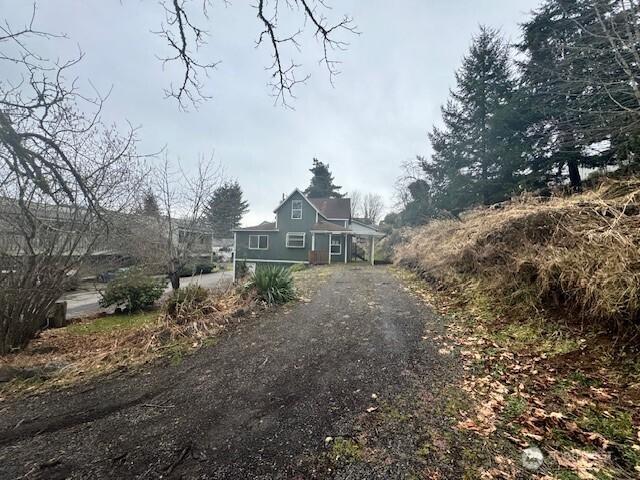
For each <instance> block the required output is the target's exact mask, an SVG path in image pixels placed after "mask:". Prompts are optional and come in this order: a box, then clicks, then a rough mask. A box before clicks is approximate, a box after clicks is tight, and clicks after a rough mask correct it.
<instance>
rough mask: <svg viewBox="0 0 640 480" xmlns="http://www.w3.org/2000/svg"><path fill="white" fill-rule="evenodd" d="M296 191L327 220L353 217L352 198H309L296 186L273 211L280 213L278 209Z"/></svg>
mask: <svg viewBox="0 0 640 480" xmlns="http://www.w3.org/2000/svg"><path fill="white" fill-rule="evenodd" d="M296 193H298V194H300V196H301V197H302V198H304V199H305V200H306V201H307V203H308V204H309V205H311V207H312V208H313V209H314V210H315V211H316V212H318V213H319V214H320V215H322V216H323V217H324V218H326V219H327V220H349V219H350V218H351V199H350V198H308V197H307V196H306V195H305V194H304V193H303V192H302V191H300V189H299V188H296V189H295V190H294V191H293V192H291V193H290V194H289V196H288V197H287V198H285V199H284V200H283V201H282V202H280V205H278V207H277V208H276V209H275V210H274V211H273V213H278V210H280V209H281V208H282V207H283V206H284V204H285V203H287V202H288V201H289V199H290V198H291V197H292V196H293V195H295V194H296Z"/></svg>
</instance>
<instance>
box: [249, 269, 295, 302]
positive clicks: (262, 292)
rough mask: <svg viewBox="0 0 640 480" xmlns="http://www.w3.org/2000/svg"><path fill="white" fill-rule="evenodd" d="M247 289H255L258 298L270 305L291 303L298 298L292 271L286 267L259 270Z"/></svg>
mask: <svg viewBox="0 0 640 480" xmlns="http://www.w3.org/2000/svg"><path fill="white" fill-rule="evenodd" d="M247 288H249V289H254V290H255V291H256V293H257V295H258V298H260V299H261V300H264V301H265V302H267V303H268V304H270V305H271V304H280V303H287V302H290V301H291V300H293V299H295V296H296V295H295V290H294V288H293V277H292V276H291V271H290V270H289V269H288V268H286V267H266V268H259V269H258V270H257V271H256V273H254V274H253V276H252V277H251V280H250V281H249V283H247Z"/></svg>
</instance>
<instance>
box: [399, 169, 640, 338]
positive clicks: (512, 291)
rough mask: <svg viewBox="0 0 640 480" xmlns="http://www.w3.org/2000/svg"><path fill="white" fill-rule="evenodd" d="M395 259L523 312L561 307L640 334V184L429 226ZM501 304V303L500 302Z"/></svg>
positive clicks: (524, 202)
mask: <svg viewBox="0 0 640 480" xmlns="http://www.w3.org/2000/svg"><path fill="white" fill-rule="evenodd" d="M395 259H396V261H397V262H398V263H399V264H402V265H405V266H408V267H410V268H411V269H413V270H415V271H417V272H418V273H419V274H420V275H421V276H422V277H423V278H425V279H427V280H428V281H431V282H434V283H436V284H439V285H442V286H457V287H459V286H460V285H463V286H464V288H465V289H466V290H467V291H468V292H469V293H473V292H481V293H484V294H489V295H490V296H491V298H495V299H496V302H497V305H496V306H501V305H502V306H506V307H508V308H510V309H514V308H516V309H518V310H519V312H520V313H522V314H525V315H535V314H537V313H539V312H540V311H545V310H546V311H550V310H559V311H563V312H569V313H571V314H572V315H571V317H572V318H573V317H575V318H579V319H581V320H582V321H590V322H598V323H600V324H602V325H603V326H606V328H607V329H611V330H614V331H617V332H621V331H624V332H627V333H629V332H632V333H635V332H636V331H637V329H638V328H639V327H640V178H631V179H626V180H616V181H614V180H607V181H605V182H603V183H602V184H600V186H599V187H597V188H595V189H594V190H591V191H589V192H586V193H584V194H580V195H575V196H572V197H552V198H534V197H531V196H522V197H520V198H518V199H515V200H513V201H511V202H508V203H506V204H502V205H498V206H496V207H494V208H488V209H481V210H475V211H472V212H469V213H467V214H466V215H465V216H463V217H462V218H461V220H444V221H434V222H432V223H430V224H428V225H426V226H424V227H421V228H419V229H417V230H415V231H414V232H413V233H412V234H411V236H410V237H409V239H408V241H406V242H405V243H403V244H402V245H400V246H398V247H397V248H396V251H395ZM498 300H499V301H498Z"/></svg>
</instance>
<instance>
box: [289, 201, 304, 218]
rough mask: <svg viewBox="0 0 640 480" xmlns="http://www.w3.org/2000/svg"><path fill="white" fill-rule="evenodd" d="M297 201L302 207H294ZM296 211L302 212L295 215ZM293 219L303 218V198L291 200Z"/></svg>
mask: <svg viewBox="0 0 640 480" xmlns="http://www.w3.org/2000/svg"><path fill="white" fill-rule="evenodd" d="M296 202H298V203H300V208H294V205H295V204H296ZM294 212H300V216H299V217H295V216H294V215H293V213H294ZM291 220H302V200H291Z"/></svg>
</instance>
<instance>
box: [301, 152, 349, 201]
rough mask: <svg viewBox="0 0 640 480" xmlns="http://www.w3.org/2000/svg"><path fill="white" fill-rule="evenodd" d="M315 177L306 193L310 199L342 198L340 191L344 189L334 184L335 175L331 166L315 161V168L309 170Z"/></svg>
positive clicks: (312, 178)
mask: <svg viewBox="0 0 640 480" xmlns="http://www.w3.org/2000/svg"><path fill="white" fill-rule="evenodd" d="M309 171H310V172H311V173H312V174H313V176H312V177H311V184H310V185H309V187H308V188H307V189H306V190H305V191H304V193H305V194H306V195H307V196H308V197H309V198H342V197H343V195H342V193H340V192H339V190H340V189H341V188H342V187H340V186H338V185H336V184H334V183H333V175H331V172H330V171H329V165H325V164H324V163H322V162H321V161H320V160H318V159H317V158H314V159H313V168H311V169H310V170H309Z"/></svg>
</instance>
